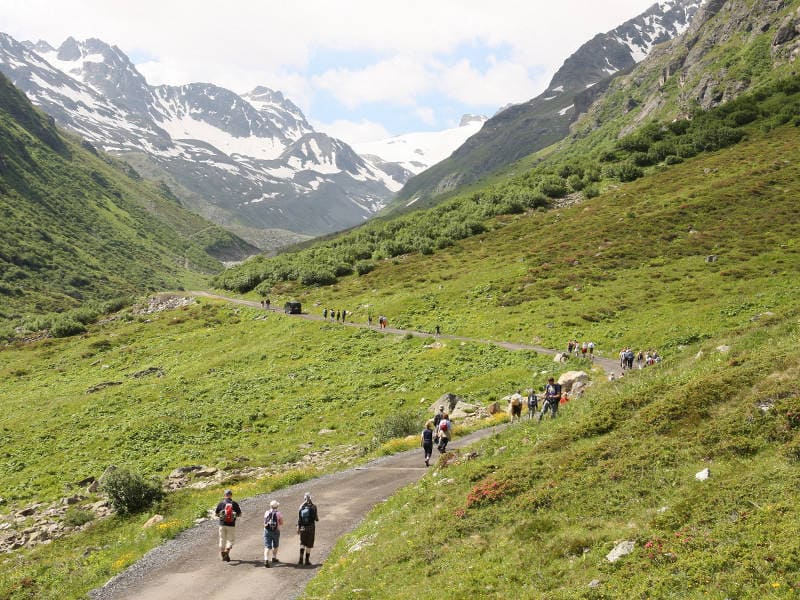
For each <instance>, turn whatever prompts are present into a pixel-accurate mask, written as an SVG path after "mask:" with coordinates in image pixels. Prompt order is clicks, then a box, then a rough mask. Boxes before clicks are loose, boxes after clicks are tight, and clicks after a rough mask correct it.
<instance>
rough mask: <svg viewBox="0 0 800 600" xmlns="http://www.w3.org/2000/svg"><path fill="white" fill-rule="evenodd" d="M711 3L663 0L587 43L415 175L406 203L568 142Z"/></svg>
mask: <svg viewBox="0 0 800 600" xmlns="http://www.w3.org/2000/svg"><path fill="white" fill-rule="evenodd" d="M702 3H703V0H661V1H660V2H656V3H655V4H653V5H652V6H651V7H650V8H648V9H647V10H646V11H645V12H643V13H641V14H640V15H638V16H636V17H634V18H632V19H630V20H628V21H626V22H625V23H623V24H622V25H620V26H619V27H616V28H615V29H613V30H611V31H609V32H607V33H599V34H597V35H596V36H594V37H593V38H592V39H591V40H589V41H588V42H586V43H585V44H583V45H582V46H581V47H580V48H578V50H576V51H575V53H574V54H572V55H571V56H570V57H569V58H567V59H566V60H565V61H564V64H563V65H562V66H561V68H560V69H559V70H558V71H557V72H556V74H555V75H554V76H553V78H552V80H551V81H550V84H549V85H548V86H547V89H546V90H545V91H544V92H543V93H542V94H540V95H539V96H537V97H536V98H533V99H531V100H529V101H527V102H524V103H522V104H514V105H511V106H507V107H504V108H503V109H501V110H500V111H498V112H497V113H495V115H494V116H492V118H491V119H489V120H488V121H486V123H485V124H484V125H483V127H481V129H480V131H478V132H477V133H476V134H475V135H473V136H472V137H470V138H468V139H467V140H466V141H465V142H464V143H463V144H462V145H461V146H460V147H459V148H457V149H456V150H455V151H454V152H453V154H452V155H451V156H450V157H449V158H447V159H445V160H443V161H442V162H440V163H438V164H436V165H434V166H433V167H431V168H430V169H428V170H427V171H423V172H422V173H420V174H419V175H416V176H415V177H413V178H411V179H410V180H409V181H407V182H406V184H405V186H404V187H403V190H402V191H401V192H400V194H399V195H398V197H397V199H396V204H397V205H398V206H403V205H406V204H408V203H409V202H410V201H412V200H413V201H414V202H415V203H416V204H415V205H416V206H421V205H423V204H424V203H423V202H418V200H420V199H422V198H425V199H426V200H427V199H431V198H433V197H435V196H437V195H438V194H440V193H444V192H448V191H451V190H452V189H454V188H456V187H458V186H461V185H466V184H469V183H472V182H474V181H476V180H478V179H480V178H481V177H483V176H485V175H487V174H488V173H490V172H492V171H494V170H496V169H499V168H502V167H504V166H506V165H510V164H512V163H514V162H516V161H517V160H519V159H520V158H522V157H523V156H527V155H529V154H531V153H533V152H536V151H537V150H540V149H542V148H545V147H547V146H549V145H550V144H553V143H555V142H557V141H559V140H561V139H563V138H564V137H565V136H566V135H567V134H568V133H569V126H570V124H571V123H572V122H573V121H574V120H575V119H576V118H577V116H578V115H579V114H580V113H581V112H584V111H585V110H586V109H587V108H588V107H589V105H591V103H592V102H593V101H594V100H595V99H597V97H599V96H600V95H601V94H602V93H603V92H604V91H605V90H606V89H607V87H608V84H609V83H610V81H611V78H612V77H614V76H615V75H616V74H617V73H620V72H623V71H625V70H627V69H630V68H632V67H633V66H634V65H636V63H637V62H639V61H641V60H642V59H644V58H645V57H646V56H647V55H648V54H649V53H650V50H651V49H652V48H653V46H654V45H656V44H659V43H661V42H666V41H668V40H670V39H673V38H675V37H677V36H679V35H681V34H682V33H683V32H684V31H686V30H687V29H688V27H689V24H690V22H691V20H692V17H693V16H694V14H695V13H696V12H697V10H698V8H699V7H700V5H701V4H702Z"/></svg>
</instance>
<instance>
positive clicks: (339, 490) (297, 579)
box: [90, 428, 496, 600]
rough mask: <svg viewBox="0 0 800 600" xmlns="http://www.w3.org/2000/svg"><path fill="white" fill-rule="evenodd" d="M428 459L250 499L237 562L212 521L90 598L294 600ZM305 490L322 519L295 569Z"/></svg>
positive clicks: (368, 468)
mask: <svg viewBox="0 0 800 600" xmlns="http://www.w3.org/2000/svg"><path fill="white" fill-rule="evenodd" d="M495 430H496V429H495V428H491V429H484V430H481V431H477V432H475V433H473V434H470V435H468V436H464V437H463V438H461V439H457V440H454V441H453V442H452V443H451V447H454V448H458V447H462V446H465V445H468V444H471V443H473V442H475V441H477V440H479V439H482V438H485V437H488V436H490V435H492V434H493V433H494V431H495ZM434 452H435V451H434ZM422 459H423V456H422V450H421V449H417V450H410V451H408V452H404V453H402V454H396V455H394V456H389V457H385V458H381V459H378V460H375V461H372V462H370V463H368V464H366V465H364V466H362V467H357V468H354V469H349V470H347V471H343V472H340V473H335V474H333V475H327V476H325V477H320V478H318V479H314V480H312V481H309V482H306V483H304V484H300V485H295V486H292V487H290V488H286V489H283V490H280V491H277V492H275V493H272V494H265V495H260V496H255V497H253V498H248V499H245V500H243V501H241V502H240V504H241V507H242V513H243V515H242V518H241V519H240V520H238V521H237V525H236V535H237V541H236V545H235V546H234V548H233V550H232V551H231V562H229V563H224V562H222V561H221V560H220V555H219V549H218V548H217V522H216V521H206V522H204V523H201V524H200V525H198V526H196V527H193V528H192V529H189V530H187V531H185V532H183V533H182V534H180V535H179V536H178V537H177V538H175V539H174V540H171V541H169V542H167V543H165V544H163V545H162V546H159V547H158V548H155V549H154V550H152V551H150V552H149V553H148V554H147V555H146V556H145V557H144V558H142V560H140V561H139V562H137V563H135V564H134V565H132V566H131V567H129V568H128V569H127V570H126V571H124V572H123V573H121V574H120V575H118V576H117V577H115V578H114V579H112V580H111V581H109V582H108V583H107V584H106V585H105V586H104V587H102V588H100V589H97V590H94V591H92V592H91V593H90V597H91V598H94V599H95V600H112V599H113V600H129V599H130V600H132V599H147V600H167V599H169V600H173V599H175V598H191V599H192V600H212V599H220V598H224V599H226V600H250V599H253V600H255V599H259V600H271V599H288V598H296V597H297V596H299V595H300V593H301V592H302V591H303V589H304V588H305V586H306V584H307V583H308V581H309V580H310V579H311V578H312V577H313V576H314V575H315V573H316V570H317V568H319V564H320V563H321V562H322V561H323V560H324V559H325V557H326V556H327V555H328V553H329V552H330V550H331V547H332V546H333V545H334V544H335V543H336V540H337V539H338V538H339V537H340V536H342V535H344V534H345V533H347V532H349V531H351V530H353V529H354V528H355V527H356V525H358V523H360V522H361V520H362V519H363V518H364V516H365V515H366V514H367V512H369V510H370V509H371V508H372V507H373V506H375V505H376V504H377V503H378V502H382V501H384V500H385V499H387V498H388V497H389V496H391V495H392V494H393V493H394V492H396V491H397V490H398V489H400V488H401V487H403V486H405V485H407V484H409V483H412V482H414V481H417V480H418V479H419V478H420V477H422V476H423V475H424V474H425V473H426V472H427V471H428V469H427V468H426V467H425V466H424V463H423V460H422ZM433 468H434V467H431V469H433ZM304 491H310V492H311V494H312V499H313V500H314V502H315V503H316V504H317V506H318V507H319V517H320V522H319V523H318V525H317V536H316V543H315V546H314V550H313V551H312V554H311V562H312V563H313V564H312V566H310V567H300V566H298V565H297V559H298V556H299V548H300V546H299V538H298V536H297V534H296V533H295V525H296V523H297V511H298V508H299V506H300V503H301V502H302V499H303V492H304ZM273 499H275V500H278V501H279V502H280V509H279V510H281V511H282V512H283V516H284V521H285V524H284V527H283V530H282V535H281V544H280V551H279V553H278V558H279V559H280V560H281V561H282V562H280V563H278V564H277V565H276V566H275V567H271V568H269V569H267V568H265V567H264V561H263V554H264V543H263V537H262V536H263V515H264V512H265V511H266V510H267V509H268V507H269V502H270V500H273Z"/></svg>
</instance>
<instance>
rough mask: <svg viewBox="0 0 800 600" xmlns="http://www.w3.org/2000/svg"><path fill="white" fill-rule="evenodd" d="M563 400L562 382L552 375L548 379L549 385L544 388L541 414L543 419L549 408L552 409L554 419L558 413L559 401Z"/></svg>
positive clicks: (540, 416)
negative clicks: (558, 381)
mask: <svg viewBox="0 0 800 600" xmlns="http://www.w3.org/2000/svg"><path fill="white" fill-rule="evenodd" d="M560 401H561V384H560V383H556V382H555V379H554V378H553V377H551V378H550V379H548V380H547V385H546V386H545V388H544V402H543V403H542V413H541V414H540V415H539V418H540V419H541V418H542V417H544V416H545V415H546V414H547V410H548V409H549V410H550V411H551V417H550V418H552V419H555V418H556V415H557V414H558V403H559V402H560Z"/></svg>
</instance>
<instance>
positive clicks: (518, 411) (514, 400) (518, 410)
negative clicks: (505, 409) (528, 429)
mask: <svg viewBox="0 0 800 600" xmlns="http://www.w3.org/2000/svg"><path fill="white" fill-rule="evenodd" d="M508 406H509V409H510V410H509V412H510V413H511V422H512V423H513V422H514V418H516V419H517V421H520V420H521V419H522V394H520V393H519V390H517V391H516V392H515V393H513V394H512V395H511V401H510V402H509V405H508Z"/></svg>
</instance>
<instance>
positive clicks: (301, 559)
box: [297, 550, 304, 565]
mask: <svg viewBox="0 0 800 600" xmlns="http://www.w3.org/2000/svg"><path fill="white" fill-rule="evenodd" d="M303 554H304V552H303V551H302V550H300V560H298V561H297V564H298V565H302V564H303Z"/></svg>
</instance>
